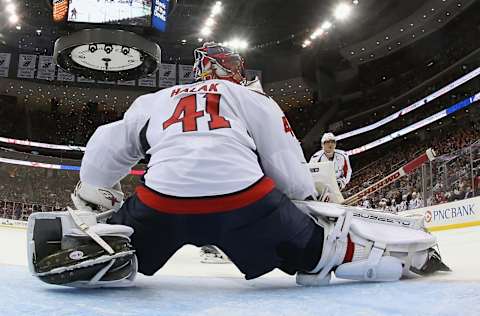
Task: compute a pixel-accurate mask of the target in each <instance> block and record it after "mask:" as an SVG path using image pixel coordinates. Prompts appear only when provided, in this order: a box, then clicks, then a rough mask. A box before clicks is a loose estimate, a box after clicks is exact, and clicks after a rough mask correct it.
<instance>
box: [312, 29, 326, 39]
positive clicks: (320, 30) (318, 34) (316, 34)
mask: <svg viewBox="0 0 480 316" xmlns="http://www.w3.org/2000/svg"><path fill="white" fill-rule="evenodd" d="M323 32H324V31H323V30H322V29H321V28H319V29H316V30H315V32H313V33H312V35H310V39H312V40H314V39H316V38H317V37H319V36H322V35H323Z"/></svg>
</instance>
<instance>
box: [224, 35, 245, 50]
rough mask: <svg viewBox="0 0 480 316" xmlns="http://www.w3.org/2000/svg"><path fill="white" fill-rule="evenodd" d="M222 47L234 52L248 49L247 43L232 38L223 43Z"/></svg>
mask: <svg viewBox="0 0 480 316" xmlns="http://www.w3.org/2000/svg"><path fill="white" fill-rule="evenodd" d="M223 45H224V46H227V47H230V48H232V49H234V50H244V49H247V48H248V42H247V41H245V40H242V39H238V38H234V39H232V40H230V41H228V42H224V43H223Z"/></svg>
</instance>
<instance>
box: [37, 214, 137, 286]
mask: <svg viewBox="0 0 480 316" xmlns="http://www.w3.org/2000/svg"><path fill="white" fill-rule="evenodd" d="M132 233H133V229H132V228H130V227H128V226H124V225H109V224H98V223H97V217H96V215H95V213H93V212H88V211H73V210H71V209H69V211H68V212H43V213H33V214H32V215H30V217H29V219H28V224H27V243H28V245H27V246H28V247H27V248H28V264H29V270H30V272H31V273H32V274H33V275H34V276H36V277H38V278H39V279H40V280H42V281H44V282H46V283H50V284H56V285H65V286H71V287H103V286H108V287H114V286H129V285H130V284H131V283H132V282H133V280H134V279H135V275H136V272H137V259H136V256H135V251H134V249H133V248H132V246H131V245H130V235H132Z"/></svg>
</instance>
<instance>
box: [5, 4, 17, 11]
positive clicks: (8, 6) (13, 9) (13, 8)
mask: <svg viewBox="0 0 480 316" xmlns="http://www.w3.org/2000/svg"><path fill="white" fill-rule="evenodd" d="M5 11H7V12H9V13H15V5H14V4H13V3H9V4H7V6H6V7H5Z"/></svg>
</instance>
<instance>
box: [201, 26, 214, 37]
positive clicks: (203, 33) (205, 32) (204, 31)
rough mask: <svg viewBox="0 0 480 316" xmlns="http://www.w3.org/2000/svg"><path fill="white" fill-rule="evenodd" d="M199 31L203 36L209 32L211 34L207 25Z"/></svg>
mask: <svg viewBox="0 0 480 316" xmlns="http://www.w3.org/2000/svg"><path fill="white" fill-rule="evenodd" d="M200 33H201V34H202V35H203V36H208V35H210V34H212V29H210V28H209V27H204V28H203V29H202V30H201V31H200Z"/></svg>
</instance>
